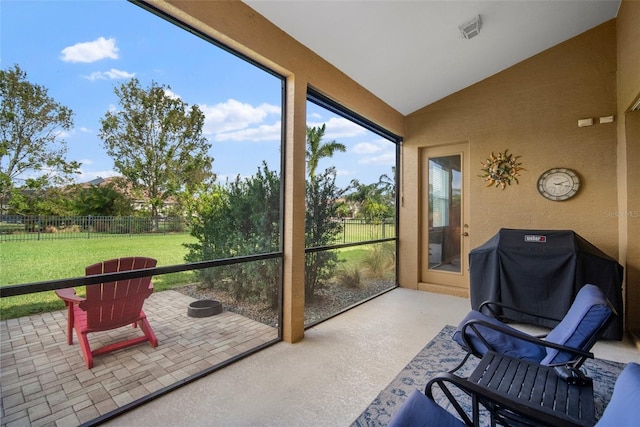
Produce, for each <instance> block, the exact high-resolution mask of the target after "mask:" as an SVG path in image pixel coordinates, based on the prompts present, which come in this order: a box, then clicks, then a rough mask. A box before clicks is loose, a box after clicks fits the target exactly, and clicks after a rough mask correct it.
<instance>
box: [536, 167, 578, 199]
mask: <svg viewBox="0 0 640 427" xmlns="http://www.w3.org/2000/svg"><path fill="white" fill-rule="evenodd" d="M579 188H580V178H578V175H576V173H575V172H574V171H572V170H571V169H566V168H555V169H549V170H548V171H546V172H545V173H543V174H542V175H540V178H538V191H539V192H540V194H542V197H545V198H547V199H549V200H558V201H559V200H567V199H569V198H571V197H573V196H575V195H576V193H577V192H578V189H579Z"/></svg>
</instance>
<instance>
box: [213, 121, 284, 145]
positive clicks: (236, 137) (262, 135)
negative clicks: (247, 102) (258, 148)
mask: <svg viewBox="0 0 640 427" xmlns="http://www.w3.org/2000/svg"><path fill="white" fill-rule="evenodd" d="M281 135H282V125H281V122H279V121H278V122H276V123H274V124H272V125H260V126H258V127H253V128H247V129H242V130H237V131H231V132H220V133H218V134H216V136H215V140H216V141H220V142H222V141H254V142H256V141H279V140H280V139H281V137H282V136H281Z"/></svg>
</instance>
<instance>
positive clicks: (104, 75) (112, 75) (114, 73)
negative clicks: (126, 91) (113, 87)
mask: <svg viewBox="0 0 640 427" xmlns="http://www.w3.org/2000/svg"><path fill="white" fill-rule="evenodd" d="M135 75H136V73H129V72H128V71H122V70H117V69H115V68H112V69H110V70H109V71H96V72H94V73H91V74H90V75H88V76H84V78H85V79H87V80H117V79H130V78H132V77H134V76H135Z"/></svg>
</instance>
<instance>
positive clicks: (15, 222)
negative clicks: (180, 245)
mask: <svg viewBox="0 0 640 427" xmlns="http://www.w3.org/2000/svg"><path fill="white" fill-rule="evenodd" d="M187 231H188V229H187V226H186V224H185V222H184V219H183V218H180V217H156V218H151V217H137V216H50V215H0V242H10V241H28V240H59V239H93V238H99V237H110V236H131V235H139V234H158V233H185V232H187Z"/></svg>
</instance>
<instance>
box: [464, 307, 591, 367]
mask: <svg viewBox="0 0 640 427" xmlns="http://www.w3.org/2000/svg"><path fill="white" fill-rule="evenodd" d="M477 325H480V326H483V327H486V328H488V329H493V330H494V331H498V332H500V333H503V334H505V335H509V336H511V337H513V338H515V339H519V340H523V341H528V342H530V343H534V344H538V345H541V346H544V347H548V348H553V349H556V350H560V351H564V352H567V353H571V354H572V355H574V356H575V359H574V360H572V361H569V362H565V363H562V365H566V364H570V363H571V362H579V363H578V366H579V365H581V364H582V362H583V361H584V359H593V358H594V355H593V353H591V352H589V351H584V350H581V349H578V348H574V347H567V346H565V345H562V344H556V343H553V342H549V341H546V340H543V339H540V338H538V337H535V336H532V335H528V334H525V333H524V332H520V331H514V330H513V329H510V328H505V327H502V326H498V325H494V324H492V323H489V322H486V321H484V320H480V319H472V320H469V321H468V322H466V323H465V324H464V325H462V329H461V333H462V340H463V341H464V343H465V346H466V347H467V349H469V350H471V352H472V353H473V354H475V355H476V356H478V357H482V356H481V355H478V354H477V352H476V351H475V350H474V348H473V345H472V344H471V343H470V342H469V340H468V339H467V329H469V328H471V329H472V330H473V332H474V333H475V334H476V336H477V337H478V339H479V340H480V341H482V343H483V344H484V345H485V346H486V347H487V348H488V349H490V350H492V351H495V350H494V349H493V347H492V346H491V344H490V343H489V342H488V341H487V340H486V339H485V338H484V337H483V336H482V332H481V331H480V329H479V328H478V327H477Z"/></svg>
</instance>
